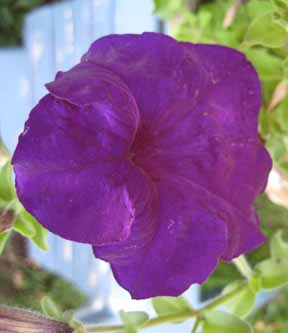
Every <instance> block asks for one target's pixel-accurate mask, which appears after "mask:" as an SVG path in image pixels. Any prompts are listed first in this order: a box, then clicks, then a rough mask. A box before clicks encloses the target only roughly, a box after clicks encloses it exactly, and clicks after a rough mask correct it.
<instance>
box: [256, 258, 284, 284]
mask: <svg viewBox="0 0 288 333" xmlns="http://www.w3.org/2000/svg"><path fill="white" fill-rule="evenodd" d="M255 269H256V271H257V272H258V273H259V276H260V278H261V286H262V288H263V289H274V288H280V287H283V286H285V285H286V284H287V283H288V259H284V258H272V259H268V260H264V261H262V262H260V263H259V264H257V265H256V267H255Z"/></svg>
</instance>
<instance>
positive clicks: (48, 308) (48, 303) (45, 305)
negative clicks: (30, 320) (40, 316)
mask: <svg viewBox="0 0 288 333" xmlns="http://www.w3.org/2000/svg"><path fill="white" fill-rule="evenodd" d="M41 308H42V311H43V313H44V314H45V315H46V316H48V317H50V318H51V319H56V320H61V317H62V313H61V311H60V309H59V308H58V306H57V304H56V303H55V302H54V301H53V300H52V299H51V298H50V297H48V296H45V297H43V298H42V300H41Z"/></svg>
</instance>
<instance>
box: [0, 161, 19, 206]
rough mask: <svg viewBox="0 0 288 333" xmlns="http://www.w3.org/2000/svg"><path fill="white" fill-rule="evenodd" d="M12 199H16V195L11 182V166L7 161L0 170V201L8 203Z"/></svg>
mask: <svg viewBox="0 0 288 333" xmlns="http://www.w3.org/2000/svg"><path fill="white" fill-rule="evenodd" d="M14 198H16V193H15V189H14V183H13V180H12V166H11V163H10V161H8V162H6V163H5V164H4V166H3V167H2V168H1V169H0V199H3V200H5V201H10V200H13V199H14Z"/></svg>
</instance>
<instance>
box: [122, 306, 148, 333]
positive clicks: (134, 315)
mask: <svg viewBox="0 0 288 333" xmlns="http://www.w3.org/2000/svg"><path fill="white" fill-rule="evenodd" d="M119 315H120V318H121V320H122V322H123V324H124V326H125V328H126V331H127V332H128V333H137V332H138V329H139V328H141V327H143V325H144V324H145V323H146V322H147V321H148V320H149V316H148V314H147V313H146V312H143V311H131V312H125V311H120V312H119Z"/></svg>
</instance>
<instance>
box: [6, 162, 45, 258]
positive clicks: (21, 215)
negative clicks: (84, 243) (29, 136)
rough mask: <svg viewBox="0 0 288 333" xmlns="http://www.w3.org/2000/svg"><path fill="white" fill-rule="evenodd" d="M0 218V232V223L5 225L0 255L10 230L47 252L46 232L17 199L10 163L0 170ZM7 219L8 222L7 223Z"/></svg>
mask: <svg viewBox="0 0 288 333" xmlns="http://www.w3.org/2000/svg"><path fill="white" fill-rule="evenodd" d="M8 213H9V214H10V215H11V216H9V215H8ZM0 217H2V219H1V218H0V230H1V222H2V223H5V225H2V229H3V231H5V234H4V235H3V236H2V237H1V238H0V239H1V240H2V241H1V245H2V246H0V254H1V252H2V251H1V250H3V248H4V245H5V243H6V240H7V238H8V235H9V231H11V230H12V229H13V230H14V231H16V232H18V233H19V234H21V235H22V236H24V237H26V238H29V239H30V240H31V241H32V242H33V243H34V244H35V245H36V246H38V247H39V248H40V249H41V250H43V251H47V250H48V243H47V235H48V232H47V230H46V229H44V228H43V227H42V226H41V225H40V224H39V223H38V222H37V221H36V220H35V218H34V217H33V216H32V215H30V214H29V213H28V212H27V211H26V210H25V209H24V207H23V206H22V205H21V203H20V202H19V200H18V198H17V194H16V190H15V186H14V181H13V177H12V166H11V163H10V161H8V162H6V164H4V166H3V167H2V168H1V169H0ZM8 219H10V221H7V220H8ZM0 236H1V232H0Z"/></svg>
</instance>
